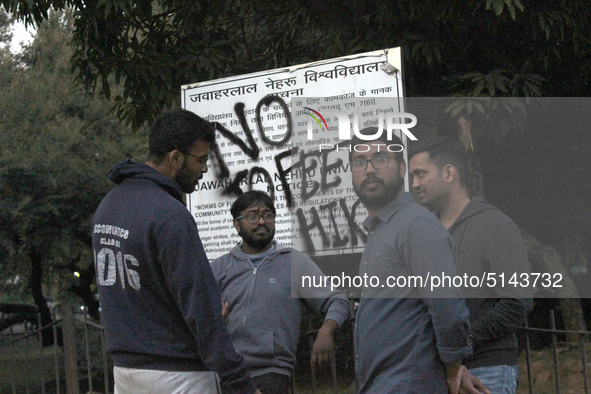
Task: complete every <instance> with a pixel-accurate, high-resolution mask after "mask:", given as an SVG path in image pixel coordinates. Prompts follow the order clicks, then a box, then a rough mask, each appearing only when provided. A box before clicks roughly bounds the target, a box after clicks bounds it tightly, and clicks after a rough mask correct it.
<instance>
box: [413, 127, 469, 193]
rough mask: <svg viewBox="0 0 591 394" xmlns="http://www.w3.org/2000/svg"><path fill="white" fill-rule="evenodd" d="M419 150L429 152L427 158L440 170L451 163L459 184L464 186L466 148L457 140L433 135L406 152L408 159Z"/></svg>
mask: <svg viewBox="0 0 591 394" xmlns="http://www.w3.org/2000/svg"><path fill="white" fill-rule="evenodd" d="M421 152H427V153H429V159H430V160H431V161H432V162H433V163H435V165H436V166H437V168H438V169H439V170H441V169H442V168H443V167H445V166H446V165H448V164H451V165H452V166H454V167H455V168H456V170H457V171H458V176H459V178H460V185H462V186H464V187H466V179H467V177H468V158H467V156H466V150H465V149H464V147H463V146H462V144H460V143H459V142H458V141H456V140H454V139H453V138H450V137H435V138H429V139H426V140H421V141H419V142H418V143H417V144H416V145H414V146H413V147H412V148H411V149H410V151H409V152H408V160H410V159H411V158H412V157H413V156H414V155H416V154H417V153H421Z"/></svg>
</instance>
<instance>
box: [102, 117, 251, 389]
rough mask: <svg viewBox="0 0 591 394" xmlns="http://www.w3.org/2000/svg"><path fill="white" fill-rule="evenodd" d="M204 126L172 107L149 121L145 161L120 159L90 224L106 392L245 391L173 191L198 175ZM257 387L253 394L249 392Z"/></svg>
mask: <svg viewBox="0 0 591 394" xmlns="http://www.w3.org/2000/svg"><path fill="white" fill-rule="evenodd" d="M214 138H215V136H214V131H213V129H212V128H211V126H210V124H209V123H207V122H206V121H204V120H203V119H201V118H200V117H198V116H197V115H195V114H193V113H191V112H189V111H186V110H182V109H177V110H173V111H170V112H168V113H166V114H164V115H163V116H161V117H160V118H159V119H157V120H156V121H155V122H154V124H153V126H152V130H151V132H150V141H149V145H150V146H149V148H150V152H149V155H148V159H147V161H146V163H145V164H140V163H134V162H132V161H129V160H128V161H123V162H121V163H119V164H117V165H115V166H114V167H113V168H112V169H111V171H110V173H109V179H111V180H112V181H113V182H114V183H116V184H117V187H115V188H114V189H113V190H111V191H110V192H109V194H107V196H106V197H105V198H104V199H103V201H102V202H101V204H100V205H99V207H98V209H97V211H96V214H95V216H94V219H93V222H92V241H93V250H94V256H95V268H96V274H97V284H98V289H99V294H100V299H101V303H102V308H103V321H104V325H105V335H106V342H107V343H106V346H107V351H108V352H109V353H110V354H111V356H112V357H113V361H114V364H115V368H114V377H115V393H118V394H137V393H143V394H151V393H154V394H156V393H178V394H180V393H188V392H199V393H217V392H218V384H217V381H216V377H215V374H214V373H213V372H210V371H215V372H217V374H218V375H219V377H220V380H221V387H222V389H223V390H224V392H225V393H244V394H252V393H254V392H255V387H254V385H253V383H252V381H251V380H250V377H249V370H248V368H247V367H246V365H245V364H244V362H243V360H242V357H241V356H239V355H238V354H236V352H235V350H234V348H233V346H232V343H231V340H230V336H229V334H228V331H227V330H226V325H225V323H224V320H223V318H222V316H221V301H220V296H219V292H218V289H217V285H216V282H215V280H214V277H213V274H212V272H211V268H210V266H209V262H208V260H207V257H206V256H205V252H204V250H203V246H202V244H201V240H200V239H199V234H198V233H197V227H196V225H195V221H194V220H193V218H192V216H191V214H190V213H189V211H188V210H187V208H186V207H185V205H184V202H183V201H184V196H183V193H191V192H193V191H194V190H195V185H196V184H197V181H198V180H199V179H200V178H201V177H202V173H204V172H207V157H208V155H209V146H210V144H211V143H212V142H213V141H214ZM257 392H258V391H257Z"/></svg>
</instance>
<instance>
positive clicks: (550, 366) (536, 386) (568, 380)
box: [517, 344, 591, 394]
mask: <svg viewBox="0 0 591 394" xmlns="http://www.w3.org/2000/svg"><path fill="white" fill-rule="evenodd" d="M557 354H558V357H557V359H558V366H559V382H560V393H561V394H584V393H585V374H584V373H583V372H584V369H583V361H582V359H583V354H582V347H581V345H580V344H573V345H564V344H563V345H560V346H559V348H558V352H557ZM586 358H587V363H588V365H587V378H588V380H589V383H590V384H591V344H587V346H586ZM530 359H531V375H532V388H533V393H534V394H554V393H556V392H557V391H556V380H555V377H554V375H555V373H554V354H553V351H552V349H544V350H540V351H532V352H530ZM519 371H520V379H519V388H518V390H517V392H518V394H529V393H530V390H529V387H530V386H529V379H528V374H527V364H526V357H525V352H523V354H522V355H521V357H520V365H519Z"/></svg>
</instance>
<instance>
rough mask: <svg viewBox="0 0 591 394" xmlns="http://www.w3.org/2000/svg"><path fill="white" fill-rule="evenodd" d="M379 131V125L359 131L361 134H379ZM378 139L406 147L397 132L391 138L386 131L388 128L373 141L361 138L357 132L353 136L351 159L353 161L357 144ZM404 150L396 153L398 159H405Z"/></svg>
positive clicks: (386, 143)
mask: <svg viewBox="0 0 591 394" xmlns="http://www.w3.org/2000/svg"><path fill="white" fill-rule="evenodd" d="M377 132H378V128H377V127H366V128H365V129H361V130H360V131H359V134H362V135H375V134H377ZM376 141H381V142H384V145H392V144H394V145H400V146H402V147H403V149H404V145H403V144H402V140H401V139H400V138H399V137H398V136H397V135H395V134H392V139H391V140H389V139H388V133H387V132H386V130H382V134H381V135H380V136H379V137H376V138H375V139H372V140H371V141H366V140H362V139H361V138H359V137H357V134H355V135H354V136H353V138H351V151H350V152H349V161H351V158H352V157H353V153H354V152H355V146H357V145H364V144H368V143H371V142H376ZM403 152H404V150H401V151H400V152H396V153H395V155H394V157H395V158H396V160H398V161H404V154H403Z"/></svg>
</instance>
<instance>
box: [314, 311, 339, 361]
mask: <svg viewBox="0 0 591 394" xmlns="http://www.w3.org/2000/svg"><path fill="white" fill-rule="evenodd" d="M338 328H339V325H338V324H337V322H336V321H334V320H332V319H328V320H325V321H324V324H322V327H320V330H318V335H317V336H316V340H315V341H314V346H313V347H312V360H311V362H312V367H313V368H316V366H317V365H321V364H324V363H330V361H331V360H332V359H334V334H335V332H336V330H337V329H338Z"/></svg>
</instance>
